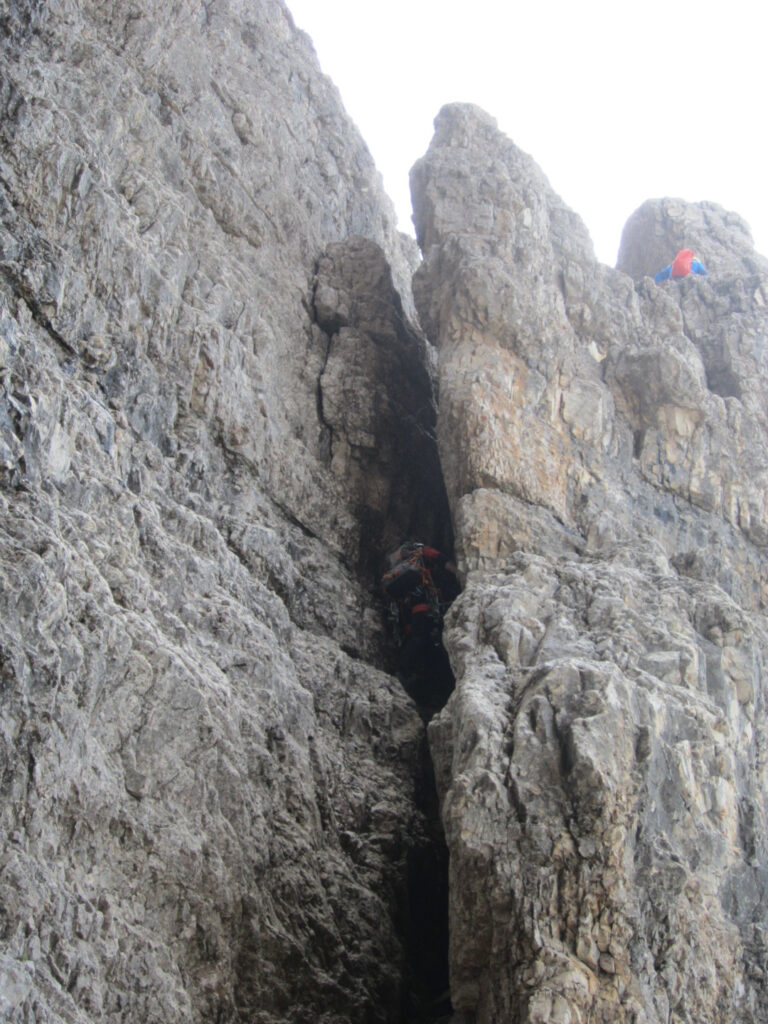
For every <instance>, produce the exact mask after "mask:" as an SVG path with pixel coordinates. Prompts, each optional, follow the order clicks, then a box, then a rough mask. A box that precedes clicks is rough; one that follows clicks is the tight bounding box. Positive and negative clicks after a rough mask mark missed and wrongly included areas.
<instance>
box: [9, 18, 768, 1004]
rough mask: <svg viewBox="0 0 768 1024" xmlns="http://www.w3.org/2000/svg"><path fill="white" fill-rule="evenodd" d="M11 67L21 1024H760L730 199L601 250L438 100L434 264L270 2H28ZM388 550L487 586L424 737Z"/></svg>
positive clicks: (748, 263) (744, 239)
mask: <svg viewBox="0 0 768 1024" xmlns="http://www.w3.org/2000/svg"><path fill="white" fill-rule="evenodd" d="M0 60H1V61H2V64H1V65H0V66H1V67H2V75H0V112H1V114H0V1017H2V1019H3V1021H8V1022H9V1024H29V1022H31V1021H35V1022H45V1024H91V1022H93V1024H95V1022H97V1021H98V1022H103V1021H108V1022H118V1021H119V1022H121V1024H181V1022H184V1024H190V1022H191V1024H208V1022H211V1021H218V1022H221V1024H244V1022H246V1021H247V1022H248V1024H286V1022H293V1024H299V1022H305V1021H310V1020H311V1021H319V1022H324V1024H353V1022H354V1024H359V1022H366V1024H376V1022H382V1024H384V1022H386V1024H396V1022H397V1024H401V1022H405V1021H407V1022H408V1024H426V1022H427V1021H437V1020H438V1019H443V1020H448V1019H450V1020H452V1021H453V1024H491V1022H493V1024H496V1022H499V1024H500V1022H505V1024H506V1022H511V1021H514V1022H521V1024H522V1022H525V1024H534V1022H542V1024H543V1022H544V1021H547V1022H554V1024H576V1022H580V1024H586V1022H589V1021H591V1022H592V1024H596V1022H598V1021H605V1022H608V1021H611V1022H614V1021H628V1022H629V1021H632V1022H634V1024H661V1022H665V1024H666V1022H669V1021H674V1022H677V1024H701V1022H702V1021H707V1022H715V1024H719V1022H723V1024H725V1022H726V1021H727V1022H729V1024H733V1022H736V1024H763V1022H765V1021H766V1020H768V1015H767V1014H766V1006H768V990H767V986H766V978H768V951H767V950H766V936H767V934H768V933H767V932H766V927H767V926H768V920H767V919H766V906H768V899H767V897H768V891H767V890H768V822H766V813H767V812H766V808H767V806H768V804H767V803H766V796H767V792H766V787H767V784H768V777H767V772H768V757H767V753H766V743H767V741H768V736H767V735H766V716H765V711H766V708H765V704H766V693H765V682H764V666H765V660H766V642H767V636H768V631H767V630H766V620H765V604H766V599H767V597H768V589H767V588H768V575H767V573H766V544H768V505H767V503H766V483H767V482H768V476H767V472H768V461H767V459H766V454H765V452H766V443H765V442H766V413H765V408H766V380H767V379H768V377H767V369H766V351H765V346H766V321H765V315H766V314H765V308H766V301H767V300H768V273H767V272H766V262H765V260H763V259H762V257H759V256H757V255H756V254H755V253H754V252H753V250H752V249H751V243H750V242H749V238H748V234H747V232H746V229H745V228H744V225H743V223H742V222H741V220H740V219H739V218H737V217H736V216H735V215H732V214H728V213H726V212H725V211H721V210H719V209H718V208H717V207H714V206H712V205H711V204H700V205H698V206H687V205H685V204H681V203H679V202H677V201H671V200H665V201H659V202H655V203H651V204H647V205H646V206H645V207H643V208H641V210H640V211H638V214H636V215H635V217H633V218H632V220H631V221H630V224H629V225H628V227H627V231H626V232H625V236H624V241H623V245H622V256H621V266H620V268H619V269H618V270H612V269H609V268H606V267H602V266H600V265H599V264H598V263H597V262H596V261H595V259H594V255H593V251H592V247H591V244H590V241H589V238H588V235H587V233H586V231H585V229H584V227H583V225H582V224H581V222H580V221H579V219H578V218H577V217H576V216H575V215H574V214H573V213H572V212H571V211H570V210H568V209H567V208H566V207H565V206H564V205H563V203H562V202H561V201H560V200H559V199H558V197H557V196H555V195H554V194H553V192H552V191H551V189H550V187H549V185H548V183H547V181H546V179H545V178H544V176H543V175H542V173H541V171H540V170H539V169H538V168H537V167H536V165H535V164H534V163H533V161H532V160H531V159H530V158H529V157H527V156H526V155H525V154H523V153H521V152H520V151H519V150H518V149H517V148H516V147H515V146H514V145H513V144H512V143H511V142H510V141H509V140H508V139H506V138H504V136H502V135H501V134H500V133H499V132H498V130H497V128H496V125H495V123H494V122H493V120H492V119H491V118H490V117H489V116H488V115H486V114H484V113H483V112H482V111H479V110H478V109H477V108H474V107H469V106H453V107H448V108H446V109H445V110H443V111H442V112H441V114H440V115H439V117H438V120H437V122H436V134H435V138H434V141H433V143H432V145H431V147H430V150H429V152H428V153H427V155H426V156H425V157H424V159H423V160H422V161H420V163H419V164H418V165H417V167H416V168H415V169H414V172H413V191H414V204H415V211H416V220H417V231H418V242H419V244H420V246H421V249H422V254H423V260H422V261H421V262H420V261H419V256H418V253H417V252H416V249H415V245H414V243H413V240H408V239H406V238H405V237H404V236H402V235H400V234H398V232H397V231H396V228H395V225H394V215H393V210H392V205H391V203H390V202H389V200H388V199H387V197H386V196H385V195H384V194H383V192H382V189H381V184H380V179H379V175H378V174H377V173H376V170H375V168H374V166H373V164H372V161H371V158H370V155H369V153H368V151H367V149H366V147H365V145H364V143H363V142H362V140H361V139H360V137H359V135H358V133H357V131H356V130H355V128H354V126H353V125H352V124H351V122H350V121H349V119H348V118H347V116H346V114H345V113H344V111H343V108H342V106H341V103H340V100H339V97H338V95H337V93H336V91H335V89H334V88H333V86H332V85H331V84H330V83H329V81H328V80H327V79H326V78H325V77H324V76H323V75H322V74H321V73H320V71H319V69H318V66H317V62H316V60H315V57H314V54H313V52H312V48H311V46H310V44H309V41H308V40H307V38H306V37H305V36H304V35H303V34H302V33H300V32H298V31H297V30H296V28H295V26H294V25H293V22H292V19H291V17H290V14H289V13H288V11H287V9H286V7H285V6H284V4H283V3H282V2H281V0H248V2H247V3H246V2H242V0H207V2H202V0H177V2H175V3H173V4H170V5H169V4H167V3H161V2H159V0H134V2H130V3H126V2H124V0H77V2H76V0H49V2H47V3H44V4H43V3H39V2H37V0H8V2H6V3H4V4H3V5H2V10H0ZM681 240H683V241H684V242H685V243H687V244H690V245H691V247H692V248H694V249H695V250H696V251H697V253H698V254H699V255H700V256H701V258H702V259H703V260H704V262H705V263H706V264H707V266H708V268H709V270H710V276H709V277H708V278H707V279H706V280H699V279H691V280H685V281H682V282H679V283H676V284H675V285H674V286H669V287H661V288H660V287H656V286H655V285H654V284H653V282H652V281H650V280H649V279H648V277H647V275H648V274H650V273H652V272H653V271H655V270H656V269H658V267H659V266H663V265H664V264H665V263H667V262H669V260H670V259H671V258H672V257H673V255H674V251H675V250H676V249H677V248H679V247H680V242H681ZM417 268H418V269H417ZM414 272H415V276H414V277H413V286H411V277H412V275H414ZM417 310H418V314H417ZM422 332H423V333H422ZM438 399H439V402H438ZM406 536H412V537H417V538H420V539H423V540H429V541H431V542H432V543H433V544H435V545H437V546H438V547H441V548H443V549H444V550H445V551H446V552H449V553H452V552H453V549H454V540H455V554H456V557H457V560H458V562H459V566H460V569H461V576H462V582H463V585H464V586H463V593H462V594H461V596H460V597H459V598H458V599H457V600H456V602H455V603H454V605H453V606H452V609H451V611H450V613H449V617H448V620H447V626H446V632H445V640H446V644H447V647H448V649H449V654H450V657H451V661H452V665H453V670H454V672H455V674H456V687H455V690H454V692H453V695H452V696H451V698H450V700H449V702H448V704H447V705H446V706H445V708H444V709H443V710H442V711H441V712H440V713H439V714H438V715H436V716H435V717H433V718H432V719H431V722H430V724H429V728H428V730H425V727H424V722H423V720H422V715H423V716H424V717H427V716H426V713H425V712H424V709H419V708H417V707H416V706H415V705H414V703H413V702H412V701H411V700H410V698H409V697H407V696H406V694H405V692H404V690H403V689H402V688H401V686H400V684H399V683H398V681H397V680H396V679H395V678H394V676H393V675H392V674H391V670H392V668H393V667H394V659H393V651H392V649H391V642H390V640H389V639H388V637H387V635H386V631H385V628H384V624H385V615H384V612H385V609H384V608H383V607H382V601H381V599H380V597H379V594H378V589H377V577H378V572H379V568H380V567H379V564H378V563H379V558H380V556H381V554H382V553H383V552H385V551H386V550H388V549H389V548H391V547H393V546H394V545H395V544H396V543H398V542H399V541H400V540H402V539H404V538H405V537H406ZM427 737H428V740H429V748H430V749H431V755H432V758H433V761H434V766H433V765H432V763H431V762H430V757H429V750H428V749H427ZM433 772H434V776H435V778H436V782H437V793H436V792H435V786H434V779H433ZM438 795H439V801H438ZM443 828H444V832H445V840H447V844H448V849H446V847H445V840H444V838H443V832H442V829H443ZM448 852H450V859H449V858H448ZM448 887H450V893H449V895H446V890H447V889H448ZM448 909H449V910H450V924H451V930H450V938H448V936H447V932H446V924H445V920H444V918H445V917H446V916H447V912H448ZM445 947H448V948H447V949H446V948H445ZM448 966H450V996H451V1000H452V1003H453V1009H452V1010H451V1009H450V1005H449V1002H448V999H447V997H446V994H445V991H444V990H445V988H446V985H447V982H448Z"/></svg>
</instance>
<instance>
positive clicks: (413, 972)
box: [401, 732, 452, 1024]
mask: <svg viewBox="0 0 768 1024" xmlns="http://www.w3.org/2000/svg"><path fill="white" fill-rule="evenodd" d="M416 804H417V806H418V808H419V810H420V811H421V812H422V813H423V815H424V819H425V822H426V829H425V836H424V842H423V843H422V844H420V845H418V846H415V847H413V848H412V849H411V850H410V851H409V853H408V859H407V879H406V906H405V907H404V908H403V934H404V947H405V949H404V952H405V968H404V981H405V984H404V986H403V1005H402V1013H401V1022H402V1024H436V1022H438V1021H443V1020H447V1019H449V1018H450V1016H451V1014H452V1007H451V1000H450V991H449V977H448V847H447V846H446V842H445V836H444V834H443V827H442V823H441V820H440V807H439V801H438V797H437V789H436V786H435V775H434V770H433V767H432V758H431V755H430V752H429V745H428V742H427V737H426V732H425V733H424V735H423V737H422V743H421V749H420V751H419V770H418V776H417V778H416Z"/></svg>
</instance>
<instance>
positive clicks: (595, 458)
mask: <svg viewBox="0 0 768 1024" xmlns="http://www.w3.org/2000/svg"><path fill="white" fill-rule="evenodd" d="M412 193H413V198H414V209H415V221H416V226H417V233H418V238H419V241H420V243H421V245H422V248H423V251H424V262H423V265H422V266H421V267H420V268H419V270H418V271H417V274H416V278H415V282H414V293H415V296H416V300H417V304H418V307H419V311H420V315H421V319H422V323H423V324H424V325H425V328H426V329H427V332H428V334H429V336H430V339H431V340H432V341H433V342H434V343H435V344H436V345H437V347H438V352H439V367H440V369H439V394H440V407H439V416H438V441H439V447H440V455H441V459H442V462H443V465H444V468H445V475H446V486H447V490H448V495H449V499H450V501H451V506H452V511H453V515H454V522H455V529H456V547H457V553H458V556H459V562H460V567H461V568H462V569H463V574H464V579H465V588H464V592H463V593H462V595H461V596H460V598H459V599H458V600H457V602H456V603H455V604H454V606H453V608H452V610H451V612H450V614H449V628H448V630H447V636H446V639H447V644H448V647H449V651H450V654H451V658H452V662H453V667H454V671H455V673H456V690H455V692H454V694H453V696H452V697H451V699H450V701H449V703H448V705H447V706H446V708H445V709H444V711H443V712H442V713H441V715H440V716H439V717H438V718H436V719H435V720H433V722H432V723H431V725H430V729H429V734H430V742H431V746H432V751H433V756H434V758H435V770H436V774H437V779H438V786H439V791H440V795H441V800H442V813H443V819H444V824H445V828H446V835H447V840H448V846H449V850H450V858H451V859H450V872H451V875H450V882H451V897H450V913H451V983H452V998H453V1005H454V1008H455V1010H456V1011H457V1013H458V1014H459V1019H461V1020H465V1021H471V1022H501V1021H521V1022H522V1021H524V1022H526V1024H533V1022H544V1021H547V1022H552V1021H556V1022H559V1024H566V1022H568V1024H571V1022H576V1021H579V1022H586V1021H592V1022H596V1021H605V1022H608V1021H611V1022H615V1021H633V1022H638V1024H639V1022H643V1024H651V1022H653V1024H656V1022H659V1024H660V1022H662V1021H669V1020H674V1021H679V1022H682V1021H686V1022H691V1024H693V1022H698V1021H703V1020H707V1021H721V1022H723V1024H724V1022H726V1021H729V1022H733V1021H744V1022H747V1021H749V1022H752V1021H758V1020H759V1021H765V1020H768V1010H767V1009H766V1007H768V992H766V988H765V978H766V967H767V966H768V961H767V959H766V954H767V953H768V949H767V948H766V937H767V936H768V932H767V931H766V927H767V926H768V914H767V913H766V906H767V905H768V904H767V903H766V896H767V895H768V890H767V888H766V886H767V885H768V830H767V829H768V820H766V808H767V807H768V803H767V799H766V798H767V797H768V790H767V789H766V785H767V783H768V776H767V775H766V765H767V762H766V754H767V752H768V748H767V746H766V744H767V742H768V733H767V731H766V721H765V704H766V692H765V661H766V653H767V650H768V649H767V648H766V641H767V640H768V633H767V632H766V620H765V603H766V541H767V540H768V534H766V526H768V521H767V520H766V509H767V507H768V506H767V502H766V497H767V493H768V492H767V489H766V484H767V483H768V478H767V477H766V468H768V464H767V463H766V454H765V453H766V441H767V440H768V437H767V435H766V419H765V407H766V398H767V397H768V394H767V390H768V374H767V373H766V370H767V369H768V367H766V361H765V360H766V314H765V299H766V295H767V294H768V293H767V292H766V288H767V287H768V275H767V274H766V261H765V260H763V259H762V258H761V257H758V256H756V255H755V254H754V252H753V250H752V249H751V245H750V244H749V240H748V236H747V235H746V232H745V231H744V228H743V223H742V222H741V221H740V219H738V218H736V217H734V216H733V215H730V214H726V213H725V212H724V211H720V210H718V208H717V207H714V206H712V205H707V204H702V206H701V207H691V208H687V207H686V208H683V207H682V206H681V204H672V203H667V204H659V205H654V206H651V207H650V208H649V210H650V212H647V213H646V214H644V215H643V216H639V215H636V217H635V218H634V219H633V220H632V221H631V222H630V224H629V225H628V226H627V229H626V231H625V235H624V242H623V247H622V253H623V254H624V255H623V259H624V261H625V266H626V268H627V269H631V270H632V272H633V274H635V275H636V276H637V280H633V279H632V277H630V276H626V275H625V274H623V273H621V272H619V271H615V270H611V269H609V268H607V267H603V266H600V265H599V264H598V263H597V262H596V261H595V259H594V256H593V253H592V250H591V246H590V244H589V240H588V238H587V236H586V233H585V231H584V229H583V227H582V226H581V225H580V224H579V223H578V222H577V221H576V220H575V218H574V215H573V214H572V213H570V211H568V210H566V209H565V208H564V206H563V204H562V202H561V200H560V199H559V198H558V197H557V196H556V195H554V194H553V193H552V191H551V189H550V188H549V186H548V184H547V182H546V179H544V177H543V176H542V174H541V172H540V171H539V170H538V168H537V167H536V166H535V165H534V164H533V162H532V161H531V160H530V159H529V158H528V157H527V156H526V155H525V154H523V153H521V152H520V151H519V150H518V149H517V148H516V147H515V146H514V144H513V143H511V142H510V140H509V139H507V138H505V137H504V136H503V135H502V134H501V133H500V132H498V130H497V128H496V125H495V122H493V120H492V119H491V118H489V117H488V116H487V115H486V114H484V113H483V112H482V111H479V110H477V108H474V107H470V106H463V105H454V106H450V107H447V108H444V109H443V110H442V111H441V112H440V114H439V116H438V118H437V120H436V122H435V135H434V138H433V141H432V144H431V146H430V149H429V151H428V153H427V154H426V156H425V157H424V158H423V159H422V160H421V161H420V162H419V163H418V164H417V165H416V167H415V168H414V169H413V171H412ZM649 225H650V226H649ZM681 225H682V226H683V227H685V229H686V230H685V232H684V233H681ZM689 227H690V230H691V235H688V234H687V231H688V230H689ZM694 228H695V231H694ZM649 234H650V236H651V239H650V241H649V239H648V235H649ZM662 242H663V245H662V244H661V243H662ZM651 243H652V244H651ZM681 244H688V245H690V247H691V248H694V250H695V251H696V252H697V254H698V255H699V256H700V257H701V258H702V259H703V261H704V262H705V264H707V266H708V267H709V268H710V277H708V278H707V279H693V278H691V279H686V280H683V281H682V282H679V283H675V284H674V285H670V286H669V287H666V286H665V287H658V286H656V285H654V284H653V282H652V280H648V279H647V278H644V277H643V275H645V274H648V273H650V272H652V271H653V270H654V269H659V268H660V267H661V266H664V265H665V264H666V263H668V262H669V261H670V260H671V259H672V258H673V256H674V253H675V252H676V250H677V248H680V247H681ZM665 246H666V248H665ZM646 250H650V251H646Z"/></svg>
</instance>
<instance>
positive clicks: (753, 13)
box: [287, 0, 768, 264]
mask: <svg viewBox="0 0 768 1024" xmlns="http://www.w3.org/2000/svg"><path fill="white" fill-rule="evenodd" d="M287 3H288V7H289V8H290V10H291V12H292V14H293V15H294V20H295V21H296V24H297V25H298V26H299V28H302V29H304V30H305V31H306V32H307V33H308V34H309V35H310V36H311V37H312V40H313V42H314V44H315V49H316V51H317V54H318V57H319V59H320V64H321V66H322V68H323V71H324V72H325V73H326V74H328V75H329V76H330V77H331V78H332V79H333V81H334V83H335V84H336V86H337V87H338V89H339V91H340V93H341V97H342V100H343V102H344V105H345V107H346V109H347V112H348V113H349V114H350V116H351V117H352V119H353V120H354V121H355V123H356V124H357V126H358V128H359V129H360V132H361V134H362V136H363V138H364V139H365V141H366V142H367V144H368V147H369V148H370V150H371V153H372V155H373V158H374V160H375V161H376V164H377V166H378V169H379V170H380V171H381V173H382V175H383V178H384V185H385V188H386V190H387V192H388V193H389V195H390V196H391V197H392V199H393V201H394V203H395V206H396V209H397V213H398V220H399V226H400V228H401V230H404V231H411V232H412V230H413V228H412V224H411V204H410V193H409V189H408V171H409V170H410V168H411V166H412V165H413V164H414V163H415V162H416V160H417V159H418V158H419V157H420V156H422V155H423V154H424V153H425V151H426V149H427V147H428V145H429V141H430V139H431V137H432V132H433V125H432V122H433V119H434V117H435V115H436V114H437V112H438V110H439V109H440V107H441V106H443V104H445V103H449V102H453V101H457V100H458V101H462V102H470V103H476V104H478V105H479V106H481V107H482V108H483V109H484V110H486V111H487V112H488V113H489V114H491V115H492V116H493V117H495V118H496V120H497V121H498V124H499V127H500V129H501V130H502V131H503V132H504V133H505V134H506V135H508V136H509V137H510V138H511V139H512V140H513V141H514V142H515V143H517V145H518V146H520V148H521V149H523V150H525V152H527V153H529V154H530V155H531V156H532V157H533V158H534V160H536V162H537V163H538V164H539V166H540V167H541V169H542V170H543V171H544V173H545V174H546V176H547V177H548V178H549V181H550V184H551V185H552V187H553V188H554V189H555V191H556V192H558V193H559V194H560V196H561V197H562V198H563V199H564V200H565V202H566V203H567V204H568V205H569V206H570V207H571V208H572V209H573V210H575V211H576V213H578V214H579V215H580V216H581V217H582V219H583V220H584V222H585V224H586V226H587V228H588V230H589V232H590V234H591V236H592V241H593V242H594V245H595V251H596V253H597V256H598V258H599V259H601V260H602V261H603V262H605V263H610V264H613V263H614V262H615V259H616V253H617V250H618V245H619V239H620V237H621V231H622V228H623V226H624V223H625V221H626V220H627V218H628V217H629V215H630V214H631V213H632V212H633V211H634V210H635V209H637V207H638V206H639V205H640V204H641V203H642V202H643V201H644V200H645V199H650V198H658V197H661V196H676V197H679V198H682V199H686V200H689V201H694V202H697V201H699V200H702V199H708V200H711V201H713V202H716V203H719V204H720V205H721V206H724V207H725V208H726V209H728V210H735V211H736V212H737V213H739V214H741V216H742V217H744V219H745V220H746V221H747V223H748V224H749V226H750V228H751V229H752V235H753V238H754V240H755V245H756V247H757V249H758V250H759V251H760V252H761V253H763V254H765V255H768V201H767V200H766V188H767V187H768V183H767V182H766V178H767V177H768V174H767V173H766V172H767V170H768V166H767V165H768V159H767V155H768V141H766V98H767V96H768V90H766V78H767V76H766V70H765V68H766V57H765V51H766V39H767V33H766V29H767V28H768V14H766V10H768V5H766V6H764V5H763V3H762V0H727V2H723V0H720V2H719V3H714V2H711V0H703V2H699V3H695V2H693V0H688V2H687V3H680V2H679V0H667V2H666V3H664V2H656V3H645V4H638V3H635V2H633V3H629V2H628V0H526V2H525V3H515V2H514V0H512V2H508V3H503V2H502V0H463V2H461V3H458V2H453V0H443V2H442V3H437V2H434V0H384V2H381V3H377V4H369V3H366V2H365V0H287ZM673 255H674V253H672V254H671V256H673ZM671 256H670V258H671Z"/></svg>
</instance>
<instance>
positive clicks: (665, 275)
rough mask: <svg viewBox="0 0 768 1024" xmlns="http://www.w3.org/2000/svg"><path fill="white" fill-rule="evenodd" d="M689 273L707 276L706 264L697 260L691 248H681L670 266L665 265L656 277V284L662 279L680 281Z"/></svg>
mask: <svg viewBox="0 0 768 1024" xmlns="http://www.w3.org/2000/svg"><path fill="white" fill-rule="evenodd" d="M689 274H701V275H702V276H703V277H706V276H707V271H706V268H705V267H704V264H703V263H702V262H701V261H700V260H697V259H696V257H695V256H694V255H693V252H692V250H691V249H681V250H680V252H678V254H677V256H675V258H674V259H673V260H672V262H671V263H670V264H669V266H667V267H664V269H663V270H660V271H659V272H658V274H656V276H655V277H654V281H655V282H656V284H661V282H662V281H679V280H680V278H681V277H688V275H689Z"/></svg>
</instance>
